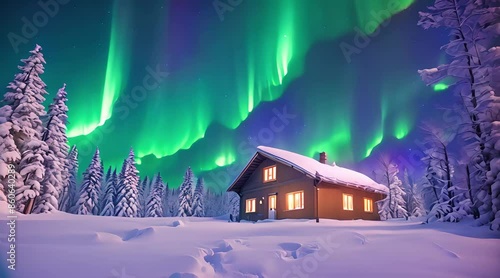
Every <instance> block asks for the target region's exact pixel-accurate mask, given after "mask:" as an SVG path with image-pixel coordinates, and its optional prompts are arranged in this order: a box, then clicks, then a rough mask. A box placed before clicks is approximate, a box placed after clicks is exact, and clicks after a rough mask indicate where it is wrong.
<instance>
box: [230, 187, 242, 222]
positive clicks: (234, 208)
mask: <svg viewBox="0 0 500 278" xmlns="http://www.w3.org/2000/svg"><path fill="white" fill-rule="evenodd" d="M228 195H229V208H228V213H229V214H230V215H231V216H232V218H233V220H234V221H238V220H239V216H240V196H239V195H238V194H237V193H236V192H228Z"/></svg>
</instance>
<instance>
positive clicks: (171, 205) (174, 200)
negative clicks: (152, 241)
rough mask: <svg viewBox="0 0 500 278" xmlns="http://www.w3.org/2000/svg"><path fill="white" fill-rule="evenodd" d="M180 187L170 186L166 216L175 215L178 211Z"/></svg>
mask: <svg viewBox="0 0 500 278" xmlns="http://www.w3.org/2000/svg"><path fill="white" fill-rule="evenodd" d="M179 193H180V188H172V190H170V193H169V194H170V195H169V196H168V216H177V213H178V212H179Z"/></svg>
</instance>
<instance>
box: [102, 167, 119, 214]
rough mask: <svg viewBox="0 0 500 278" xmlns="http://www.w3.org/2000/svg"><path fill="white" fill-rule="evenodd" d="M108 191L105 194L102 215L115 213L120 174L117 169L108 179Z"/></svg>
mask: <svg viewBox="0 0 500 278" xmlns="http://www.w3.org/2000/svg"><path fill="white" fill-rule="evenodd" d="M106 180H107V181H106V183H107V185H106V193H105V194H104V198H103V199H104V201H103V208H102V210H101V215H102V216H114V215H115V199H116V192H115V191H116V185H117V184H118V176H117V175H116V169H115V170H113V172H112V173H111V174H110V175H109V177H108V178H107V179H106Z"/></svg>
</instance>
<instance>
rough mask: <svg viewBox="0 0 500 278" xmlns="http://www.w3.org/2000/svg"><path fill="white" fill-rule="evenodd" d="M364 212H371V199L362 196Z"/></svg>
mask: <svg viewBox="0 0 500 278" xmlns="http://www.w3.org/2000/svg"><path fill="white" fill-rule="evenodd" d="M363 200H364V203H365V212H373V201H372V199H368V198H364V199H363Z"/></svg>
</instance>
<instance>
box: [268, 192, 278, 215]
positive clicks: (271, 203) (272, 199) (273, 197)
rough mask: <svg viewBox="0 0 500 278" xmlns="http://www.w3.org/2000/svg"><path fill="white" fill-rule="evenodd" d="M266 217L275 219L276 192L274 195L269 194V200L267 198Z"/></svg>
mask: <svg viewBox="0 0 500 278" xmlns="http://www.w3.org/2000/svg"><path fill="white" fill-rule="evenodd" d="M267 203H268V206H269V207H268V214H269V215H268V217H267V218H269V219H276V194H275V195H269V200H268V202H267Z"/></svg>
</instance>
